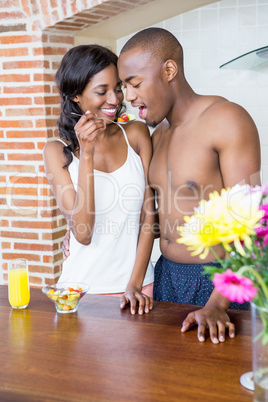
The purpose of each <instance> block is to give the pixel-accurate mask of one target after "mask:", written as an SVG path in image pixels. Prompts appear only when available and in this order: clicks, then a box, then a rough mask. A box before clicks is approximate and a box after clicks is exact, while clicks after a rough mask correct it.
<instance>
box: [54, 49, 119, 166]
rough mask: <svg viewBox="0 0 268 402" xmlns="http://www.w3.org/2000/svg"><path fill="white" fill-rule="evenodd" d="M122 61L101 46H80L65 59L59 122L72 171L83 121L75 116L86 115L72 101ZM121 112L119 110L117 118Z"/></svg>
mask: <svg viewBox="0 0 268 402" xmlns="http://www.w3.org/2000/svg"><path fill="white" fill-rule="evenodd" d="M117 59H118V57H117V56H116V55H115V54H114V53H113V52H112V51H111V50H109V49H107V48H105V47H103V46H99V45H80V46H75V47H73V48H72V49H70V50H69V51H68V52H67V53H66V54H65V56H64V57H63V59H62V61H61V64H60V67H59V69H58V71H57V73H56V84H57V87H58V89H59V92H60V96H61V113H60V118H59V120H58V129H59V136H60V138H63V139H66V140H67V141H68V142H70V145H68V146H67V147H64V153H65V155H66V157H67V163H66V165H65V166H64V167H66V168H67V167H68V166H69V165H70V163H71V162H72V160H73V152H74V151H75V150H77V149H78V148H79V142H78V139H77V137H76V134H75V132H74V126H75V125H76V123H77V122H78V120H79V119H80V117H79V116H75V115H73V114H72V113H77V114H79V115H82V114H83V111H82V110H81V109H80V107H79V105H78V104H77V103H76V102H74V101H73V100H72V99H73V98H75V96H76V95H81V94H82V93H83V91H84V89H85V87H86V86H87V84H88V83H89V81H90V80H91V78H92V77H93V76H94V75H95V74H98V73H99V72H100V71H102V70H104V69H105V68H107V67H109V66H110V65H111V64H114V65H115V66H116V68H117ZM120 112H121V108H119V109H118V112H117V115H119V114H120Z"/></svg>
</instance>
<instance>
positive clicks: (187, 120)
mask: <svg viewBox="0 0 268 402" xmlns="http://www.w3.org/2000/svg"><path fill="white" fill-rule="evenodd" d="M118 68H119V76H120V79H121V80H122V82H123V85H124V86H125V87H126V100H127V101H129V102H131V104H132V106H133V107H138V108H139V116H140V118H142V119H144V120H145V122H146V123H147V124H148V125H149V126H151V127H157V128H156V130H155V131H154V133H153V135H152V141H153V158H152V161H151V165H150V171H149V180H150V185H151V186H152V187H153V188H154V189H155V191H156V194H157V201H158V214H159V224H160V249H161V253H162V255H161V257H160V259H159V261H158V262H157V264H156V267H155V283H154V298H155V299H156V300H163V301H171V302H181V303H191V304H197V305H203V306H204V307H203V308H201V309H198V310H196V311H194V312H192V313H190V314H189V315H188V316H187V317H186V319H185V321H184V322H183V325H182V329H181V331H182V332H185V331H187V330H188V329H189V328H190V327H191V326H192V325H193V324H197V325H198V339H199V341H201V342H202V341H204V340H205V331H206V328H209V333H210V338H211V340H212V342H213V343H219V342H223V341H224V340H225V330H226V328H227V329H228V332H229V336H230V337H234V336H235V328H234V324H232V323H231V322H230V319H229V317H228V315H227V314H226V310H227V308H228V307H229V301H228V300H227V299H225V298H224V297H223V296H221V295H220V294H219V293H217V292H216V291H215V290H213V285H212V283H211V282H210V281H209V280H208V279H207V278H206V277H204V275H202V265H201V264H200V259H199V256H196V257H192V256H191V255H190V253H189V252H188V251H187V249H186V247H185V246H184V245H179V244H178V243H176V239H177V238H178V232H177V230H176V227H177V226H178V225H182V224H183V223H184V221H183V217H184V215H189V214H191V213H192V212H193V209H194V207H196V206H197V205H198V202H199V201H200V200H201V199H208V195H209V193H210V192H212V191H214V190H216V191H220V190H221V189H222V188H224V187H225V188H226V187H231V186H233V185H235V184H237V183H241V184H242V183H249V184H251V185H256V184H259V183H260V179H259V172H260V144H259V137H258V132H257V129H256V126H255V124H254V122H253V120H252V119H251V117H250V116H249V114H248V113H247V112H246V111H245V110H244V109H243V108H242V107H240V106H238V105H237V104H234V103H232V102H229V101H228V100H227V99H224V98H222V97H220V96H202V95H198V94H196V93H195V92H194V91H193V89H192V88H191V87H190V85H189V84H188V82H187V81H186V78H185V76H184V70H183V50H182V48H181V45H180V44H179V42H178V41H177V39H176V38H175V37H174V36H173V35H172V34H171V33H170V32H168V31H166V30H164V29H161V28H148V29H145V30H143V31H140V32H138V33H137V34H136V35H134V36H133V37H132V38H131V39H130V40H129V41H128V42H127V43H126V44H125V46H124V47H123V49H122V51H121V54H120V56H119V61H118ZM218 253H219V255H220V257H224V255H223V253H222V250H221V249H220V250H219V251H218ZM214 260H215V258H214V257H213V255H212V254H210V255H209V256H208V257H207V259H206V260H205V261H204V263H213V262H214Z"/></svg>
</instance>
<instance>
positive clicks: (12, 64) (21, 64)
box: [3, 60, 49, 70]
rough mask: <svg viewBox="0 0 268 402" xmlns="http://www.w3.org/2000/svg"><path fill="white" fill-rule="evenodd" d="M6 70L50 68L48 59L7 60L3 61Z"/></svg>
mask: <svg viewBox="0 0 268 402" xmlns="http://www.w3.org/2000/svg"><path fill="white" fill-rule="evenodd" d="M3 68H4V70H9V69H17V68H49V62H48V61H46V60H36V61H31V60H30V61H6V62H3Z"/></svg>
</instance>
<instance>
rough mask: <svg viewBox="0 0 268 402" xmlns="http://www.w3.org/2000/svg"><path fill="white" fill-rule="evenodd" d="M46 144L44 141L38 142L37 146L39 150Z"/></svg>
mask: <svg viewBox="0 0 268 402" xmlns="http://www.w3.org/2000/svg"><path fill="white" fill-rule="evenodd" d="M45 145H46V142H38V144H37V148H38V149H40V150H41V151H42V150H43V149H44V146H45Z"/></svg>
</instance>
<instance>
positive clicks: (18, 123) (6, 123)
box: [1, 120, 33, 128]
mask: <svg viewBox="0 0 268 402" xmlns="http://www.w3.org/2000/svg"><path fill="white" fill-rule="evenodd" d="M1 126H2V128H4V127H7V128H11V127H22V128H23V127H25V128H27V127H33V122H32V121H31V120H2V121H1Z"/></svg>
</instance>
